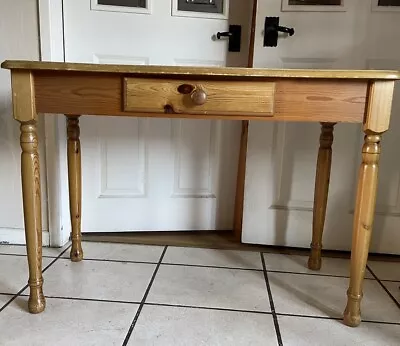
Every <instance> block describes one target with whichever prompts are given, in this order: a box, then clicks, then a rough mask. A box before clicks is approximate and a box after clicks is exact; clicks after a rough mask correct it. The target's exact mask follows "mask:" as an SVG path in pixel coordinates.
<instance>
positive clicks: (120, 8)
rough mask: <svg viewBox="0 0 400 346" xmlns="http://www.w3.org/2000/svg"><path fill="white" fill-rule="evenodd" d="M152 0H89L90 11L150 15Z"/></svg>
mask: <svg viewBox="0 0 400 346" xmlns="http://www.w3.org/2000/svg"><path fill="white" fill-rule="evenodd" d="M152 2H153V0H90V9H91V10H92V11H107V12H125V13H139V14H152V6H151V5H152Z"/></svg>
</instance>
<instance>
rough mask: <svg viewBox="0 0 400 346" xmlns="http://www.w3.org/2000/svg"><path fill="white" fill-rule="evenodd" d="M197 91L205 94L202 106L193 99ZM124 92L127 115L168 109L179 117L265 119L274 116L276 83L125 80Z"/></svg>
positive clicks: (162, 111) (163, 111) (161, 111)
mask: <svg viewBox="0 0 400 346" xmlns="http://www.w3.org/2000/svg"><path fill="white" fill-rule="evenodd" d="M180 89H183V90H182V92H180V91H179V90H180ZM185 89H186V90H185ZM197 90H200V91H201V92H203V93H204V94H205V100H204V101H202V102H203V104H201V105H197V104H196V102H195V101H194V100H192V97H191V96H192V94H193V93H196V91H197ZM123 93H124V111H128V112H147V113H165V112H166V107H169V108H170V109H169V111H171V112H174V113H179V114H205V115H207V114H214V115H234V114H239V115H243V114H252V115H257V116H263V117H264V116H272V115H273V113H274V94H275V83H266V82H252V83H248V82H240V81H239V82H234V81H231V82H225V81H198V80H169V79H163V80H162V81H160V80H157V79H152V78H125V80H124V91H123Z"/></svg>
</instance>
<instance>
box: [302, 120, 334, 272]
mask: <svg viewBox="0 0 400 346" xmlns="http://www.w3.org/2000/svg"><path fill="white" fill-rule="evenodd" d="M334 126H335V123H322V124H321V136H320V138H319V150H318V159H317V171H316V174H315V190H314V208H313V225H312V242H311V253H310V257H309V259H308V268H310V269H312V270H320V269H321V250H322V233H323V231H324V224H325V215H326V205H327V202H328V191H329V179H330V175H331V162H332V143H333V127H334Z"/></svg>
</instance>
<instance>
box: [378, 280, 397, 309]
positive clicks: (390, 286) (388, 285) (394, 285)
mask: <svg viewBox="0 0 400 346" xmlns="http://www.w3.org/2000/svg"><path fill="white" fill-rule="evenodd" d="M382 283H383V284H384V285H385V287H386V288H387V289H388V290H389V292H390V293H391V294H392V295H393V297H394V298H395V299H396V300H397V301H398V303H399V304H400V282H394V281H382Z"/></svg>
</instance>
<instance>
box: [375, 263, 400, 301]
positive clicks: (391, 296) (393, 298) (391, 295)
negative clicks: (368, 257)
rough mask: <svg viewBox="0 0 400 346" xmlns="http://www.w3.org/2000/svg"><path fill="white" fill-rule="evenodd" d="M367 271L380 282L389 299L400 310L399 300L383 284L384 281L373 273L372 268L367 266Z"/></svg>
mask: <svg viewBox="0 0 400 346" xmlns="http://www.w3.org/2000/svg"><path fill="white" fill-rule="evenodd" d="M367 269H368V270H369V272H370V273H371V274H372V276H373V277H374V278H375V280H376V281H378V283H379V285H381V287H382V288H383V289H384V290H385V291H386V293H387V294H388V295H389V297H390V298H391V299H392V300H393V302H394V303H395V304H396V305H397V307H398V308H399V309H400V302H398V301H397V299H396V298H395V297H394V296H393V294H392V293H390V291H389V290H388V289H387V288H386V286H385V285H384V284H383V283H382V281H381V280H380V279H379V278H378V277H377V276H376V275H375V273H374V272H373V271H372V269H371V268H370V266H369V265H368V264H367Z"/></svg>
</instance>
